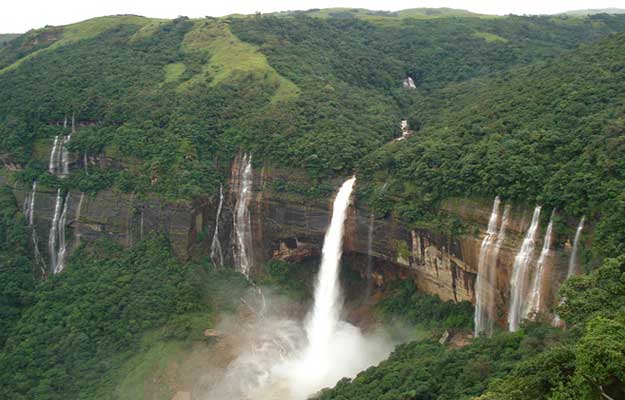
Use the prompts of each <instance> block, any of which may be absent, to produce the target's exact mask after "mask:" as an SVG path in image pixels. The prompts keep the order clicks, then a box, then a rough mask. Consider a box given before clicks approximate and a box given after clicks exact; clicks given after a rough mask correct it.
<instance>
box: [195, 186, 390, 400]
mask: <svg viewBox="0 0 625 400" xmlns="http://www.w3.org/2000/svg"><path fill="white" fill-rule="evenodd" d="M355 179H356V178H355V177H352V178H351V179H349V180H347V181H346V182H345V183H343V185H342V186H341V188H340V190H339V192H338V194H337V196H336V199H335V200H334V205H333V211H332V218H331V222H330V226H329V227H328V229H327V231H326V235H325V239H324V242H323V250H322V261H321V266H320V269H319V273H318V275H317V280H316V285H315V293H314V304H313V308H312V310H311V312H310V314H309V315H308V318H307V319H306V321H305V323H304V324H303V329H301V328H299V325H297V324H295V325H294V323H293V322H292V321H288V320H284V319H283V318H284V315H282V314H280V316H279V318H280V320H281V321H279V323H276V322H278V321H276V320H275V319H274V318H272V317H271V315H269V316H266V317H263V318H257V319H256V323H255V325H254V326H252V325H245V326H244V328H241V327H240V326H237V327H236V329H237V332H238V333H239V334H244V335H248V336H249V337H251V338H252V340H251V345H250V346H247V348H246V349H245V350H244V351H243V352H242V353H241V354H239V355H238V356H237V357H236V359H234V360H233V362H231V363H230V365H229V366H228V367H227V368H226V372H225V374H224V378H223V379H219V380H218V382H216V383H214V384H212V385H211V389H210V390H209V393H208V396H207V397H205V398H210V399H214V398H218V399H232V400H244V399H284V400H304V399H307V398H309V397H310V396H311V395H312V394H314V393H316V392H318V391H319V390H320V389H321V388H324V387H328V386H334V385H335V384H336V382H337V381H339V380H340V379H341V378H343V377H354V376H356V374H357V373H358V372H360V371H362V370H364V369H366V368H367V367H369V366H371V365H376V364H377V363H379V362H380V361H382V360H383V359H385V358H386V357H387V356H388V355H389V353H390V352H391V350H392V348H393V346H392V344H391V343H390V341H387V340H385V339H384V338H383V337H381V336H378V335H372V336H369V337H365V336H363V335H362V333H361V331H360V329H358V328H357V327H355V326H353V325H350V324H349V323H347V322H345V321H341V320H340V319H339V317H340V312H341V309H342V302H341V293H340V283H339V263H340V260H341V255H342V248H343V232H344V223H345V219H346V215H347V208H348V205H349V201H350V197H351V193H352V189H353V186H354V182H355Z"/></svg>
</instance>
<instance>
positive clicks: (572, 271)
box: [551, 217, 586, 328]
mask: <svg viewBox="0 0 625 400" xmlns="http://www.w3.org/2000/svg"><path fill="white" fill-rule="evenodd" d="M585 220H586V217H582V219H581V220H580V221H579V225H577V230H576V231H575V239H574V240H573V249H572V250H571V258H570V260H569V269H568V271H567V274H566V278H567V279H568V278H570V277H572V276H573V275H577V272H578V265H577V250H578V248H579V240H580V238H581V236H582V230H583V229H584V221H585ZM562 302H563V300H560V304H562ZM551 325H553V326H555V327H556V328H561V327H564V321H562V319H560V316H559V315H558V314H557V313H555V314H554V316H553V320H552V321H551Z"/></svg>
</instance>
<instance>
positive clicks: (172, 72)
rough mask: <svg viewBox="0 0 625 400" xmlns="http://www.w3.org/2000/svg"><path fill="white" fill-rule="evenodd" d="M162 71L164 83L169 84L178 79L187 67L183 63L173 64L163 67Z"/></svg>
mask: <svg viewBox="0 0 625 400" xmlns="http://www.w3.org/2000/svg"><path fill="white" fill-rule="evenodd" d="M163 69H164V70H165V83H170V82H176V81H177V80H178V79H180V77H181V76H182V74H184V72H185V71H186V70H187V67H186V65H184V63H173V64H167V65H165V67H164V68H163Z"/></svg>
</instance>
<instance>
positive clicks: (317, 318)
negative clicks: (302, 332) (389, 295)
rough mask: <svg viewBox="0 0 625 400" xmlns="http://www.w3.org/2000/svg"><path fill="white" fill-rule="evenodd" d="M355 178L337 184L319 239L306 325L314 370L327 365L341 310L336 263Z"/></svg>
mask: <svg viewBox="0 0 625 400" xmlns="http://www.w3.org/2000/svg"><path fill="white" fill-rule="evenodd" d="M355 181H356V178H355V177H353V178H351V179H349V180H347V181H346V182H345V183H343V186H341V189H340V190H339V193H338V194H337V196H336V199H335V200H334V209H333V211H332V221H331V222H330V227H329V228H328V230H327V232H326V236H325V238H324V240H323V250H322V258H321V268H320V270H319V275H318V277H317V284H316V286H315V305H314V307H313V311H312V317H311V319H310V322H309V323H308V326H307V327H306V335H307V336H308V341H309V351H308V352H309V357H310V359H309V360H308V361H309V362H311V363H312V365H311V366H313V367H315V368H314V370H316V371H319V369H321V368H324V367H326V368H327V366H324V364H325V363H324V360H325V359H327V358H329V354H328V350H329V349H328V343H330V339H331V337H332V335H333V334H334V333H335V332H336V326H337V324H338V322H339V316H340V315H339V314H340V310H341V304H340V284H339V279H338V278H339V273H338V272H339V262H340V260H341V255H342V254H343V229H344V222H345V217H346V214H347V207H348V206H349V199H350V196H351V193H352V188H353V186H354V182H355ZM319 372H321V371H319Z"/></svg>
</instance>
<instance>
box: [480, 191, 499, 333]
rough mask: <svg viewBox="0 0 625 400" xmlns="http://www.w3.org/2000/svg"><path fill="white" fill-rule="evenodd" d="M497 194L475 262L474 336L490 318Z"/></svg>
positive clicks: (484, 326)
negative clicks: (476, 261) (476, 262)
mask: <svg viewBox="0 0 625 400" xmlns="http://www.w3.org/2000/svg"><path fill="white" fill-rule="evenodd" d="M499 203H500V200H499V196H497V197H495V201H494V202H493V210H492V211H491V214H490V218H489V220H488V228H487V230H486V236H485V237H484V239H482V245H481V246H480V256H479V259H478V264H477V281H476V283H475V316H474V322H475V336H477V335H479V334H480V333H482V332H484V331H485V330H486V325H487V323H488V320H489V319H490V312H489V307H490V305H491V304H490V303H489V302H488V299H489V297H490V296H489V292H491V291H493V290H494V288H493V276H494V273H493V271H492V267H493V266H494V265H492V264H493V263H490V259H491V257H490V254H491V253H492V251H493V248H494V246H495V244H496V243H497V241H496V240H495V239H496V235H497V222H498V220H499Z"/></svg>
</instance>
